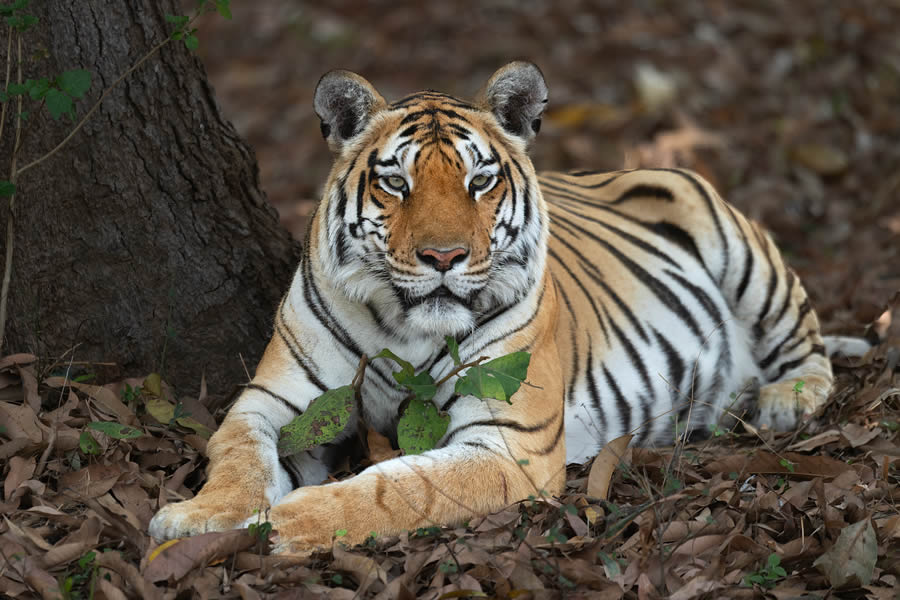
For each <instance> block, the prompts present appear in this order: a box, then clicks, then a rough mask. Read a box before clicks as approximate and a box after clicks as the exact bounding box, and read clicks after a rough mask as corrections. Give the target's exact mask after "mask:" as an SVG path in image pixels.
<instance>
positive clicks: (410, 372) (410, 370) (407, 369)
mask: <svg viewBox="0 0 900 600" xmlns="http://www.w3.org/2000/svg"><path fill="white" fill-rule="evenodd" d="M376 358H389V359H391V360H392V361H394V362H395V363H397V364H398V365H400V368H401V369H403V370H402V371H396V372H394V379H396V380H397V383H403V382H402V381H401V380H400V377H412V376H414V375H415V374H416V370H415V368H414V367H413V366H412V363H410V362H408V361H405V360H403V359H402V358H400V357H399V356H397V355H396V354H394V353H393V352H391V351H390V350H388V349H387V348H385V349H384V350H382V351H381V352H379V353H378V354H376V355H375V356H373V357H372V359H373V360H374V359H376Z"/></svg>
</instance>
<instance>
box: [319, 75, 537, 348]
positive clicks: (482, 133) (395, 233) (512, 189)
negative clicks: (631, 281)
mask: <svg viewBox="0 0 900 600" xmlns="http://www.w3.org/2000/svg"><path fill="white" fill-rule="evenodd" d="M546 102H547V86H546V84H545V82H544V78H543V75H542V74H541V72H540V70H539V69H538V68H537V67H536V66H535V65H533V64H531V63H527V62H514V63H510V64H508V65H506V66H505V67H503V68H501V69H500V70H498V71H497V72H496V73H494V75H493V76H492V77H491V78H490V80H489V81H488V82H487V83H486V84H485V86H484V87H483V88H482V90H481V92H479V94H478V95H477V97H476V99H475V100H474V101H473V102H466V101H463V100H459V99H457V98H454V97H452V96H448V95H445V94H441V93H437V92H431V91H428V92H421V93H418V94H413V95H411V96H407V97H405V98H403V99H401V100H398V101H396V102H393V103H388V102H387V101H385V99H384V98H383V97H382V96H381V95H380V94H379V93H378V92H377V91H376V90H375V88H374V87H372V85H371V84H370V83H369V82H368V81H366V80H365V79H363V78H362V77H360V76H359V75H356V74H355V73H351V72H348V71H331V72H329V73H327V74H326V75H325V76H323V77H322V79H321V80H320V81H319V84H318V86H317V88H316V92H315V110H316V113H317V114H318V116H319V118H320V119H321V121H322V134H323V136H324V137H325V139H326V140H327V141H328V145H329V147H330V148H331V150H332V152H333V153H334V155H335V162H334V166H333V168H332V171H331V174H330V176H329V179H328V182H327V184H326V188H325V191H324V195H323V200H322V203H321V204H320V206H319V208H318V209H317V215H316V217H315V219H314V222H313V227H312V230H311V234H310V237H311V238H314V240H313V242H312V246H313V247H314V248H315V254H316V259H317V261H316V263H317V265H318V268H319V270H320V272H321V273H323V274H324V276H325V278H327V280H328V281H329V282H330V284H331V285H332V286H333V287H334V288H335V291H337V292H342V293H343V294H344V295H345V296H346V297H348V298H349V299H350V300H352V301H354V302H360V303H363V304H365V305H366V306H367V307H368V310H371V311H372V312H373V313H374V314H375V315H376V318H377V319H378V320H379V322H380V323H381V324H382V325H383V326H386V327H388V328H390V329H391V330H392V331H393V332H395V333H396V334H397V335H401V336H402V337H405V338H409V337H414V336H415V335H419V336H426V337H443V336H445V335H459V334H464V333H466V332H468V331H470V330H471V329H473V328H474V327H475V326H476V325H477V324H478V323H479V320H480V319H481V318H484V317H486V316H488V315H489V314H490V313H492V312H494V311H497V310H500V309H502V308H503V307H505V306H509V305H512V304H514V303H515V302H517V301H519V300H521V299H522V298H523V297H525V296H526V295H527V294H529V293H530V292H532V290H534V288H535V287H536V282H539V281H540V278H541V277H542V275H543V269H544V260H545V253H546V252H545V246H546V237H547V215H546V210H545V207H544V202H543V198H542V197H541V193H540V190H539V188H538V185H537V178H536V176H535V173H534V168H533V166H532V164H531V161H530V160H529V158H528V155H527V148H528V145H529V144H530V142H531V141H532V140H533V138H534V137H535V135H536V134H537V132H538V130H539V129H540V124H541V113H542V111H543V109H544V105H545V103H546Z"/></svg>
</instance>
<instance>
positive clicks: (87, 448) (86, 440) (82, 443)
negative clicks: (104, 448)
mask: <svg viewBox="0 0 900 600" xmlns="http://www.w3.org/2000/svg"><path fill="white" fill-rule="evenodd" d="M78 448H79V449H80V450H81V451H82V452H83V453H84V454H100V444H98V443H97V440H95V439H94V436H92V435H91V432H90V431H82V432H81V435H79V436H78Z"/></svg>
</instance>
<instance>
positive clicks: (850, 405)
mask: <svg viewBox="0 0 900 600" xmlns="http://www.w3.org/2000/svg"><path fill="white" fill-rule="evenodd" d="M836 371H837V381H838V384H837V387H836V391H835V393H834V395H833V396H832V401H831V403H830V404H829V405H828V406H827V408H826V411H825V412H824V414H822V415H821V416H819V417H818V418H817V419H816V420H815V422H811V423H809V424H807V425H806V426H805V427H804V428H802V429H798V430H797V431H794V432H788V433H782V434H773V433H772V432H769V431H766V430H763V431H760V432H756V433H747V432H741V433H738V432H737V431H735V432H730V431H727V430H725V429H723V428H719V429H717V430H716V433H718V435H712V436H711V437H710V438H708V439H707V440H704V441H701V442H697V443H691V444H687V445H679V446H677V449H675V448H659V449H646V448H627V449H625V445H626V444H627V440H624V443H619V444H616V443H611V444H610V450H607V451H605V452H604V453H603V454H602V455H601V457H599V458H598V459H596V461H595V463H596V464H595V465H593V467H592V465H591V464H588V465H584V466H578V465H570V466H569V471H568V482H567V485H566V490H565V493H564V494H563V495H562V496H561V497H559V498H540V494H539V493H537V492H536V494H535V496H536V497H535V498H534V499H532V500H531V501H525V502H522V503H519V504H517V505H513V506H511V507H509V508H507V509H505V510H503V511H500V512H499V513H496V514H494V515H490V516H488V517H484V518H477V519H473V520H472V521H471V522H469V523H468V524H467V525H465V526H460V527H456V528H443V529H441V528H437V527H434V528H427V529H420V530H418V531H414V532H407V533H404V534H403V535H400V536H396V537H391V538H386V539H375V540H372V541H371V542H370V543H369V544H367V545H364V546H359V547H355V548H346V547H344V546H343V544H341V542H340V539H339V538H337V539H336V540H335V542H334V546H333V547H332V548H331V549H329V550H325V551H322V552H318V553H316V554H314V555H312V556H310V557H306V558H290V557H281V556H275V555H268V553H267V545H266V543H265V542H263V541H261V540H260V539H259V536H256V537H254V536H252V535H250V533H248V532H247V531H232V532H225V533H210V534H205V535H203V536H198V537H196V538H191V539H187V540H182V541H179V542H177V543H174V544H172V543H168V544H163V545H162V546H158V545H157V544H156V543H155V542H154V541H153V540H152V539H150V538H149V537H148V536H147V534H146V530H147V524H148V522H149V520H150V518H151V516H152V515H153V513H154V512H155V510H156V507H157V506H158V504H159V502H161V501H163V500H166V501H171V500H173V499H176V498H179V497H185V498H186V497H190V496H192V495H193V493H194V492H196V491H197V490H198V489H199V488H200V486H201V484H202V482H203V480H204V474H203V468H204V466H205V462H206V461H205V459H204V451H205V445H206V438H205V435H208V430H207V426H205V425H203V426H202V427H203V428H202V429H201V428H200V427H197V426H195V427H189V426H186V425H185V423H187V424H192V423H197V424H198V425H199V424H201V423H209V426H208V429H213V428H214V426H215V419H214V418H213V415H211V414H210V413H209V412H208V411H207V410H206V408H205V400H206V399H205V398H202V397H201V398H195V399H191V398H181V399H180V403H178V402H174V401H173V399H172V397H171V396H170V395H168V394H169V392H168V390H167V388H165V385H164V384H162V385H161V386H158V387H156V390H158V391H159V393H161V394H162V395H161V396H157V395H155V394H154V393H153V392H151V391H147V392H144V391H143V388H144V387H151V388H153V387H154V385H155V384H154V382H155V381H156V379H155V378H154V377H151V378H149V381H150V386H147V384H146V383H144V382H141V381H137V380H130V382H129V386H130V387H131V389H132V391H134V390H135V389H136V388H137V387H138V386H141V389H140V390H138V391H137V393H132V394H130V395H128V394H123V393H122V392H123V390H125V389H126V388H125V385H124V383H125V382H117V383H112V384H106V385H94V384H91V385H88V384H84V383H75V382H71V383H70V384H68V385H67V384H63V383H62V382H61V381H60V378H59V377H58V376H53V377H51V376H48V374H47V372H46V371H45V370H44V369H42V365H41V364H40V362H39V361H38V360H37V359H36V358H35V357H33V356H30V355H21V354H20V355H13V356H9V357H6V358H5V359H2V360H0V386H2V389H0V400H2V401H0V417H2V421H0V422H2V424H3V427H4V429H3V430H2V440H3V442H2V444H0V457H2V460H3V462H4V464H5V467H4V473H3V475H4V482H3V504H2V512H3V515H4V519H3V522H2V524H0V550H2V554H0V561H2V563H0V564H2V566H0V593H3V594H6V595H8V596H11V597H22V598H31V597H43V598H57V597H71V598H86V597H89V594H90V590H91V589H93V593H94V597H97V598H101V597H107V598H122V597H134V598H175V597H176V596H177V597H198V598H238V597H240V598H294V597H307V596H308V597H319V596H327V597H335V598H355V597H371V598H441V597H443V598H457V597H469V596H471V597H497V598H507V597H510V598H511V597H516V598H520V597H535V598H544V597H547V598H551V597H561V596H566V597H582V596H583V597H600V598H657V597H658V598H663V597H669V598H694V597H708V598H718V597H732V598H742V597H746V598H753V597H763V595H764V594H766V595H768V597H774V598H790V597H803V596H804V595H805V597H826V596H829V595H830V596H831V597H848V598H851V597H869V598H885V599H887V598H894V597H895V590H896V587H897V585H898V576H900V510H898V500H900V485H898V483H900V452H898V451H897V448H898V440H900V437H898V436H900V434H898V429H900V338H896V337H895V338H892V339H889V340H888V341H887V342H886V343H884V344H882V345H880V346H879V347H878V348H876V349H875V350H874V351H873V352H872V353H870V355H869V356H867V357H866V358H865V359H863V360H857V361H855V362H853V361H842V362H838V363H837V365H836ZM142 384H143V385H142ZM162 390H166V391H162ZM126 396H127V397H128V400H129V401H125V400H123V397H126ZM159 402H164V403H166V404H168V405H169V407H170V408H169V410H168V411H162V414H167V415H174V413H175V412H176V411H180V412H181V414H182V415H183V416H182V417H181V418H180V420H176V419H175V418H174V416H170V417H169V418H170V420H169V421H168V422H165V423H163V422H160V421H159V420H157V418H155V417H154V416H153V414H151V412H150V411H149V409H148V406H154V405H155V404H158V403H159ZM198 430H199V431H200V433H198ZM86 431H87V432H89V435H91V439H92V440H93V441H94V443H93V444H85V441H84V432H86ZM135 431H138V432H140V434H139V437H135ZM370 443H371V444H372V445H373V454H374V455H375V456H373V457H372V458H373V459H375V460H377V459H378V456H383V457H385V458H388V457H390V456H391V455H392V451H391V450H390V449H389V448H386V447H385V440H378V439H376V437H375V436H370ZM610 452H612V454H610ZM598 485H599V486H600V487H599V488H598V487H597V486H598ZM604 485H606V486H608V496H607V498H606V499H601V498H599V497H600V496H603V494H604V492H603V490H602V487H603V486H604ZM598 490H599V491H598ZM260 520H261V521H263V520H264V519H263V518H262V517H261V519H260ZM337 533H338V534H339V533H340V532H337ZM773 561H774V564H773ZM60 590H62V591H63V592H65V593H66V594H68V595H67V596H66V595H64V594H63V593H61V591H60Z"/></svg>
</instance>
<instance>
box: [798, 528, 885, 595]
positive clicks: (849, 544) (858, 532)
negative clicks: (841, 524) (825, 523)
mask: <svg viewBox="0 0 900 600" xmlns="http://www.w3.org/2000/svg"><path fill="white" fill-rule="evenodd" d="M877 559H878V540H877V539H876V538H875V528H874V527H872V522H871V521H870V520H869V519H863V520H862V521H860V522H858V523H854V524H853V525H849V526H848V527H845V528H844V530H843V531H841V535H840V536H839V537H838V539H837V541H836V542H835V543H834V546H832V547H831V549H829V550H828V551H827V552H826V553H825V554H823V555H822V556H820V557H819V558H817V559H816V560H815V562H813V566H814V567H816V568H817V569H819V571H820V572H821V573H822V574H823V575H825V577H827V578H828V582H829V583H830V584H831V585H833V586H834V587H836V588H840V587H844V586H846V585H853V586H860V585H868V584H869V582H871V581H872V573H873V571H874V570H875V561H876V560H877Z"/></svg>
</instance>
